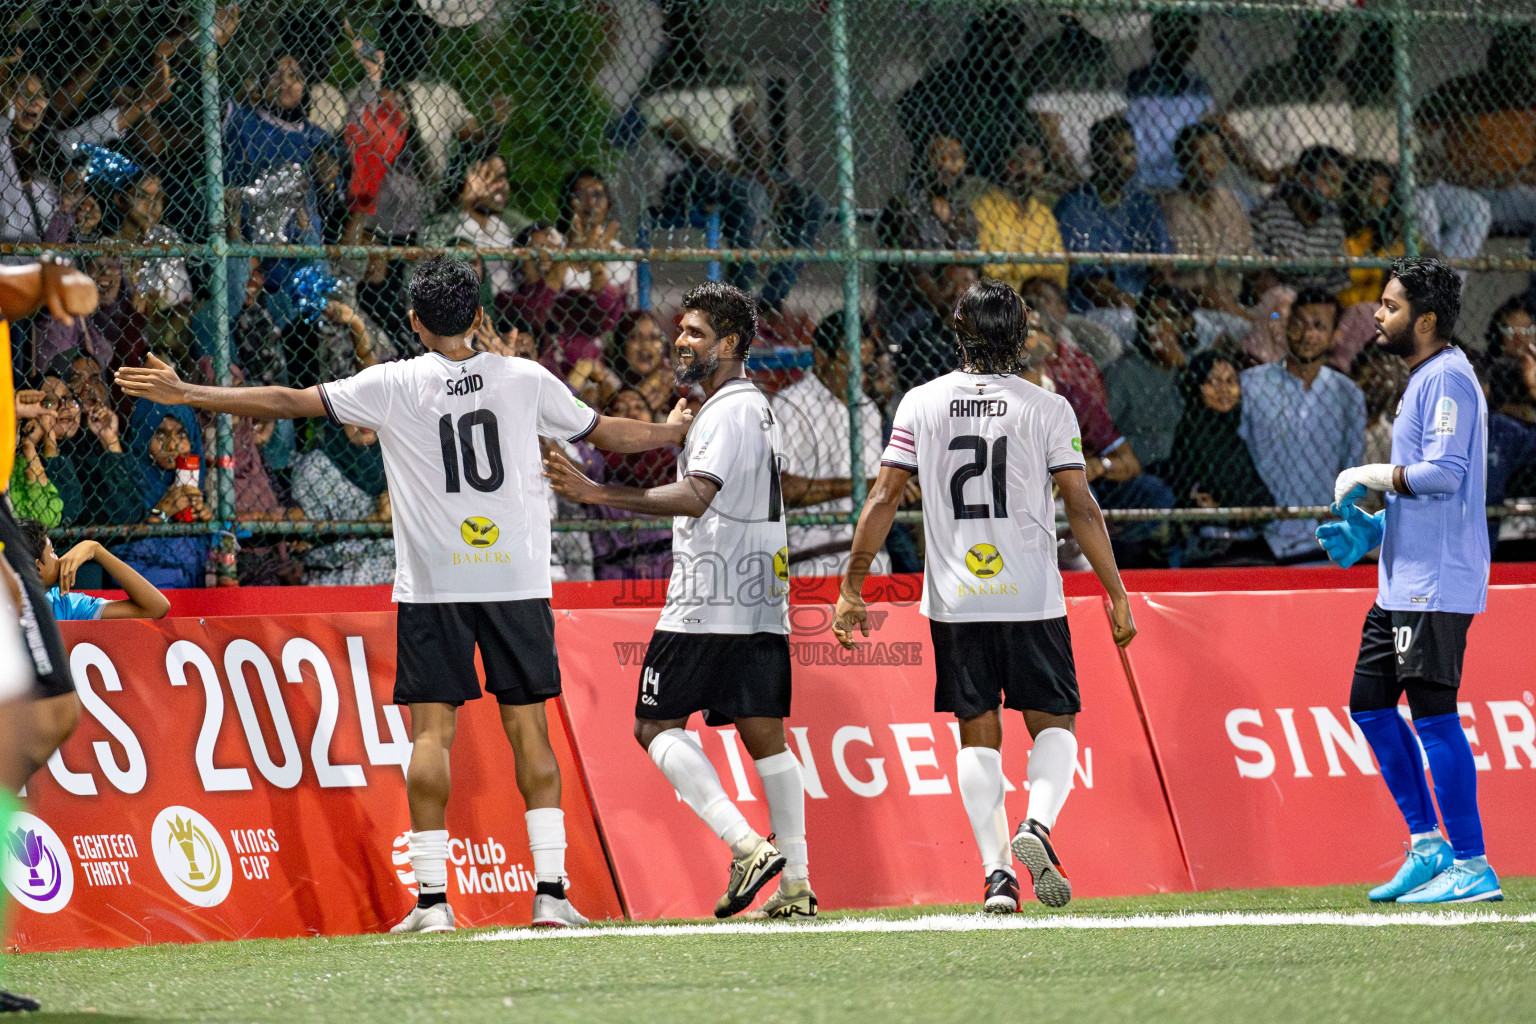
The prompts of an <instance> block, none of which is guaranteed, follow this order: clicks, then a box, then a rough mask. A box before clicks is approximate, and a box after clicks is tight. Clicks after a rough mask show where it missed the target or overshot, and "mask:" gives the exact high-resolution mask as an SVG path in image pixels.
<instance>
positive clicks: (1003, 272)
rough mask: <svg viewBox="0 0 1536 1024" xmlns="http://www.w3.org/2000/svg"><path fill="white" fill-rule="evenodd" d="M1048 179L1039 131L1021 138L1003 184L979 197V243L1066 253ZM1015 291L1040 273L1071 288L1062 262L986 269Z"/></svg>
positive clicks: (998, 265)
mask: <svg viewBox="0 0 1536 1024" xmlns="http://www.w3.org/2000/svg"><path fill="white" fill-rule="evenodd" d="M1044 179H1045V147H1044V143H1043V142H1042V141H1041V139H1040V136H1039V132H1038V131H1035V132H1030V133H1028V134H1025V135H1023V136H1022V137H1020V138H1018V139H1017V140H1016V141H1015V143H1014V146H1013V149H1012V150H1011V151H1010V152H1009V154H1008V159H1007V161H1006V162H1004V164H1003V167H1002V170H1001V172H1000V173H999V174H998V179H997V180H998V183H997V184H996V185H994V186H992V187H991V188H989V189H987V190H986V191H985V192H983V193H982V194H981V195H980V196H978V197H977V198H976V201H975V203H974V204H973V211H974V213H975V216H976V231H977V244H978V245H979V246H980V247H981V248H982V249H995V250H999V251H1003V252H1063V251H1065V250H1064V249H1063V247H1062V244H1061V231H1060V229H1058V228H1057V227H1056V214H1055V213H1053V212H1052V211H1051V207H1050V205H1048V204H1047V203H1045V202H1043V201H1042V198H1041V196H1040V194H1039V190H1040V187H1041V185H1042V183H1043V182H1044ZM982 272H983V273H984V274H986V275H987V276H988V277H995V278H997V279H998V280H999V281H1003V282H1005V283H1007V284H1009V285H1012V286H1013V287H1014V288H1015V289H1020V288H1022V287H1023V286H1024V282H1025V281H1028V280H1030V279H1031V278H1036V277H1045V278H1048V279H1050V280H1051V281H1054V282H1055V283H1056V284H1057V285H1059V286H1060V287H1062V288H1065V287H1066V286H1067V268H1066V265H1065V264H1062V263H1046V264H1041V263H995V264H991V265H988V266H986V267H984V268H982Z"/></svg>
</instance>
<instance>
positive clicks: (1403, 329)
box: [1376, 320, 1414, 359]
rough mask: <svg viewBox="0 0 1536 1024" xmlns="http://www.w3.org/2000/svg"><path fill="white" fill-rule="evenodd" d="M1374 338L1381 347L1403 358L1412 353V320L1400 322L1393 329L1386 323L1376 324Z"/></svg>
mask: <svg viewBox="0 0 1536 1024" xmlns="http://www.w3.org/2000/svg"><path fill="white" fill-rule="evenodd" d="M1376 338H1377V341H1378V343H1379V344H1380V345H1381V347H1382V348H1384V349H1386V350H1387V351H1388V352H1390V353H1392V354H1393V355H1395V356H1402V357H1403V358H1404V359H1406V358H1408V357H1409V356H1411V355H1413V351H1414V345H1413V321H1411V320H1410V321H1408V322H1407V323H1405V324H1400V325H1398V326H1397V328H1396V329H1395V330H1394V329H1393V328H1391V327H1389V326H1387V325H1386V324H1377V325H1376Z"/></svg>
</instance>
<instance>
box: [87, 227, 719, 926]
mask: <svg viewBox="0 0 1536 1024" xmlns="http://www.w3.org/2000/svg"><path fill="white" fill-rule="evenodd" d="M479 296H480V281H479V277H478V275H477V274H476V272H475V270H474V268H473V267H471V266H470V265H469V264H468V263H465V262H463V261H460V260H456V259H452V258H449V257H446V256H444V257H434V258H432V259H429V260H426V261H424V262H423V263H421V265H419V266H418V267H417V268H416V272H415V275H414V276H413V277H412V279H411V286H410V298H411V311H410V322H411V327H412V329H414V330H415V331H416V334H417V335H418V336H419V337H420V338H421V341H422V344H423V345H425V346H426V348H427V354H426V355H423V356H418V357H417V358H415V359H408V360H404V361H401V362H394V363H382V364H380V365H377V366H370V367H368V368H367V369H365V370H363V371H362V372H361V373H359V374H357V375H356V376H355V377H349V378H347V379H346V380H339V381H332V382H330V383H328V384H321V385H318V386H316V387H311V388H305V389H303V390H296V389H292V388H282V387H261V388H218V387H197V386H192V385H189V384H185V383H183V382H182V381H181V380H179V379H177V377H176V372H175V371H174V370H173V369H171V367H169V366H167V365H166V364H164V363H162V362H161V361H160V360H158V359H156V358H154V357H153V356H150V357H149V358H148V359H147V360H146V364H145V366H144V367H142V368H127V367H125V368H123V369H121V370H119V371H118V374H117V381H118V384H119V385H120V386H121V387H122V388H123V390H124V391H126V392H127V393H128V394H130V395H134V396H137V397H140V398H148V399H150V400H151V401H155V402H161V403H163V404H166V405H192V406H196V407H198V408H200V409H207V410H210V411H213V412H226V413H230V414H232V415H235V416H252V417H256V418H261V419H289V418H298V417H309V416H329V417H330V418H331V419H332V420H333V421H335V422H336V423H338V424H350V425H353V426H357V427H367V428H368V429H370V430H373V431H375V432H376V433H377V434H378V436H379V445H380V447H381V448H382V450H383V453H384V472H385V475H386V477H387V478H388V481H389V491H390V499H391V505H392V508H393V511H394V524H393V526H394V538H395V560H396V569H395V591H394V599H395V601H396V603H397V604H398V605H399V616H398V623H397V627H396V632H397V635H396V656H397V669H396V673H395V694H394V699H395V703H397V704H405V705H407V706H408V707H409V708H410V712H411V740H412V743H413V744H414V746H413V748H412V751H411V761H410V765H409V767H408V769H407V771H406V793H407V796H408V798H409V802H410V812H411V829H412V831H411V833H410V858H411V866H412V869H413V870H414V872H415V874H416V883H417V886H418V892H419V896H418V900H417V905H416V908H415V909H414V910H412V911H411V913H410V915H409V916H408V917H406V919H405V920H404V921H402V922H401V923H400V924H398V925H396V926H395V928H394V929H393V930H394V931H421V932H439V931H451V930H453V928H454V917H453V910H452V908H451V907H450V906H449V905H448V903H447V885H448V868H447V857H448V831H447V828H446V825H445V821H444V814H445V811H446V808H447V805H448V789H449V779H448V752H449V748H450V747H451V746H452V744H453V736H454V728H455V724H456V720H457V713H458V708H459V706H460V705H462V704H463V703H464V702H465V701H470V700H475V699H477V698H479V696H480V684H479V680H478V678H477V676H476V672H475V662H474V659H475V648H476V647H477V646H478V647H479V649H480V657H481V659H482V661H483V663H484V665H485V677H486V678H485V689H486V691H487V692H489V693H491V694H493V695H494V696H495V697H496V700H497V703H498V704H499V705H500V710H501V722H502V726H503V728H504V729H505V731H506V734H507V739H508V740H509V741H510V742H511V744H512V750H513V753H514V755H515V758H516V763H517V787H518V789H519V790H520V791H521V792H522V795H523V800H524V802H525V804H526V805H527V808H528V814H527V825H528V845H529V848H530V850H531V851H532V853H533V865H534V877H535V880H536V882H537V891H536V894H535V896H534V901H533V923H534V924H536V925H549V926H557V927H558V926H563V925H568V924H585V923H586V919H585V918H584V917H582V916H581V915H580V914H579V913H577V911H576V910H575V908H573V907H572V906H571V904H570V902H569V901H568V900H567V899H566V897H565V845H566V844H565V819H564V815H563V813H562V812H561V810H560V768H559V765H558V763H557V762H556V760H555V754H554V751H553V749H552V748H551V747H550V745H549V735H548V731H547V726H546V721H545V716H544V702H545V701H546V700H548V699H549V698H551V697H555V696H557V695H558V694H559V693H560V666H559V663H558V661H557V659H556V655H555V639H554V617H553V615H552V614H551V612H550V609H549V598H550V593H551V591H550V579H549V549H550V523H549V518H550V517H549V502H548V492H547V491H546V489H545V484H544V481H543V480H542V479H541V475H540V474H541V468H540V455H539V437H540V435H544V436H550V437H560V438H566V439H569V440H578V439H580V438H586V439H587V440H588V441H590V442H592V443H593V444H595V445H596V446H598V447H599V448H605V449H607V450H609V451H618V452H635V451H644V450H647V449H650V448H660V447H664V446H669V445H679V444H682V442H683V437H684V435H685V434H686V432H687V429H688V426H687V421H688V420H689V419H690V418H691V417H689V416H688V414H687V413H686V412H685V411H684V407H683V403H681V402H679V403H678V408H677V409H675V410H674V411H673V414H672V416H671V417H670V418H669V420H668V422H667V423H639V422H637V421H635V420H627V419H615V418H613V417H608V416H601V417H600V416H598V415H597V413H595V412H594V411H593V410H591V409H589V408H588V407H587V406H586V405H584V404H583V403H582V402H581V401H580V400H579V399H577V398H576V397H575V396H574V395H572V394H571V392H570V389H568V388H567V387H566V386H565V384H564V383H562V382H561V381H560V380H559V379H558V378H557V377H555V376H554V375H553V374H552V373H550V372H549V371H548V370H546V369H545V368H544V367H542V366H540V365H539V364H538V363H536V362H533V361H532V360H528V359H518V358H511V357H504V356H500V355H495V354H492V353H487V352H477V351H475V350H474V349H473V348H472V347H471V345H470V341H469V338H470V336H471V334H472V333H473V331H474V330H475V328H476V327H477V326H478V325H479V323H480V320H481V318H482V317H483V316H485V312H484V310H482V309H481V308H480V297H479Z"/></svg>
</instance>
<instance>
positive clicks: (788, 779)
mask: <svg viewBox="0 0 1536 1024" xmlns="http://www.w3.org/2000/svg"><path fill="white" fill-rule="evenodd" d="M753 764H755V765H757V777H758V778H760V779H762V780H763V792H764V793H765V794H766V795H767V797H768V827H769V828H770V829H772V830H773V835H774V839H773V842H774V845H775V846H777V847H778V848H779V852H780V853H782V854H783V855H784V881H786V882H803V881H805V880H806V879H808V878H810V877H811V854H810V850H809V849H808V848H807V847H806V844H805V774H804V773H803V772H802V771H801V769H800V762H799V761H798V760H796V759H795V755H794V754H792V753H790V752H789V751H788V750H781V751H779V752H778V753H777V754H773V755H771V756H769V757H765V758H763V759H762V760H761V761H754V762H753Z"/></svg>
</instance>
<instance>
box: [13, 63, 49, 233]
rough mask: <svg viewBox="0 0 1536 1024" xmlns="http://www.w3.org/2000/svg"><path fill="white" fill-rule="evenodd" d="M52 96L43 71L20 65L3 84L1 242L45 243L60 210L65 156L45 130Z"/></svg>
mask: <svg viewBox="0 0 1536 1024" xmlns="http://www.w3.org/2000/svg"><path fill="white" fill-rule="evenodd" d="M48 97H49V89H48V84H47V81H46V80H45V79H44V78H43V75H42V73H41V72H39V71H36V70H34V69H32V68H28V67H23V66H21V65H13V66H11V67H10V68H9V69H8V78H7V79H6V80H5V82H4V84H3V85H0V101H3V102H4V110H5V117H4V118H0V241H6V242H37V241H41V240H42V237H43V233H44V231H45V229H46V228H47V227H48V223H49V221H50V219H51V218H52V217H53V214H54V211H55V210H56V209H57V208H58V204H59V197H58V191H57V188H56V186H55V184H54V175H55V174H57V173H58V172H59V171H60V170H61V168H60V167H59V164H60V163H61V162H62V157H61V155H60V153H59V151H58V149H57V147H56V146H55V145H54V143H53V141H52V140H51V139H50V138H49V136H48V133H47V132H45V131H42V130H41V128H42V125H43V121H44V118H45V117H46V115H47V113H48Z"/></svg>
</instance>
